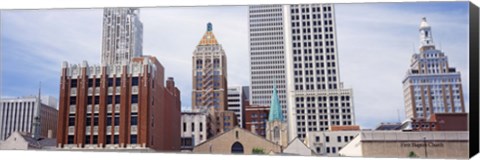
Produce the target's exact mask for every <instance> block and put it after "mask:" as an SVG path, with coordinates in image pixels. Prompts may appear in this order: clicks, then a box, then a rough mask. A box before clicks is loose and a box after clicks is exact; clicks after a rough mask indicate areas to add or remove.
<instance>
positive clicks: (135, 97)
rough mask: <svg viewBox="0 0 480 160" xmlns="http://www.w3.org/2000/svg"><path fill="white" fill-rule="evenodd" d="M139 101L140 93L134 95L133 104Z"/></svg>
mask: <svg viewBox="0 0 480 160" xmlns="http://www.w3.org/2000/svg"><path fill="white" fill-rule="evenodd" d="M133 103H138V95H132V104H133Z"/></svg>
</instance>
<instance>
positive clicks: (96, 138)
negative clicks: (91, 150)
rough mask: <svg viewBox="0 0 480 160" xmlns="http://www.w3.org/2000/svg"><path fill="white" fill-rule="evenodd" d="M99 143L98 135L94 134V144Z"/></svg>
mask: <svg viewBox="0 0 480 160" xmlns="http://www.w3.org/2000/svg"><path fill="white" fill-rule="evenodd" d="M97 143H98V136H97V135H94V136H93V143H92V144H97Z"/></svg>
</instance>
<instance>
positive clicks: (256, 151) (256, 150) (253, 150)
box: [252, 147, 265, 154]
mask: <svg viewBox="0 0 480 160" xmlns="http://www.w3.org/2000/svg"><path fill="white" fill-rule="evenodd" d="M252 154H265V151H263V148H256V147H255V148H253V149H252Z"/></svg>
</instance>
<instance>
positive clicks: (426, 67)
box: [403, 18, 465, 119]
mask: <svg viewBox="0 0 480 160" xmlns="http://www.w3.org/2000/svg"><path fill="white" fill-rule="evenodd" d="M419 36H420V37H419V38H420V48H419V51H420V52H419V53H415V54H413V55H412V59H411V64H410V69H408V71H407V74H406V76H405V78H404V80H403V94H404V100H405V114H406V117H407V118H414V119H425V118H429V117H430V116H431V115H433V114H434V113H458V112H460V113H464V112H465V104H464V100H463V90H462V81H461V78H460V72H458V71H457V70H456V69H455V68H454V67H452V66H450V65H449V63H448V58H447V56H446V55H445V53H443V52H442V51H441V50H437V49H435V43H434V41H433V34H432V29H431V26H430V25H429V24H428V23H427V19H426V18H422V21H421V23H420V28H419Z"/></svg>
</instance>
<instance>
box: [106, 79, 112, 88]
mask: <svg viewBox="0 0 480 160" xmlns="http://www.w3.org/2000/svg"><path fill="white" fill-rule="evenodd" d="M107 84H108V86H109V87H111V86H113V78H108V82H107Z"/></svg>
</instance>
